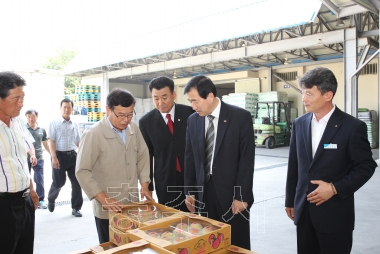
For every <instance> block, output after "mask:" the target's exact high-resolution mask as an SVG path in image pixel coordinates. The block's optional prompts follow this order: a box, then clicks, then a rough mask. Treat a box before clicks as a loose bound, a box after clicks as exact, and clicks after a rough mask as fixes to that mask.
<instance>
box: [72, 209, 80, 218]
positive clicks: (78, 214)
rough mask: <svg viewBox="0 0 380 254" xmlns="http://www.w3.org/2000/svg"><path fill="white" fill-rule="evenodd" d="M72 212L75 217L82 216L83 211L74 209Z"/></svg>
mask: <svg viewBox="0 0 380 254" xmlns="http://www.w3.org/2000/svg"><path fill="white" fill-rule="evenodd" d="M71 214H72V215H74V216H75V217H82V213H81V212H80V211H79V210H75V209H73V212H72V213H71Z"/></svg>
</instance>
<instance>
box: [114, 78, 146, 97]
mask: <svg viewBox="0 0 380 254" xmlns="http://www.w3.org/2000/svg"><path fill="white" fill-rule="evenodd" d="M114 88H123V89H126V90H128V91H129V92H130V93H132V94H133V96H134V97H136V98H145V97H144V96H145V91H144V90H145V86H144V85H140V84H125V83H112V82H110V91H112V89H114Z"/></svg>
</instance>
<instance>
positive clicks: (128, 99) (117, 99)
mask: <svg viewBox="0 0 380 254" xmlns="http://www.w3.org/2000/svg"><path fill="white" fill-rule="evenodd" d="M132 104H133V105H135V104H136V99H135V97H134V96H133V95H132V94H131V93H130V92H129V91H127V90H125V89H121V88H114V89H112V91H111V92H110V93H109V94H108V96H107V106H108V107H109V108H110V109H111V110H113V109H114V108H115V107H116V106H119V105H120V106H122V107H125V108H127V107H130V106H131V105H132Z"/></svg>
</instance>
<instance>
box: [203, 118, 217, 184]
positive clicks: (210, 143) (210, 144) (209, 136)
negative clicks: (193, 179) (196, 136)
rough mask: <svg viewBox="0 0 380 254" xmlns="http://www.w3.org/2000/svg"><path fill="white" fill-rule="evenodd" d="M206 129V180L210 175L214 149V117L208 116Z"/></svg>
mask: <svg viewBox="0 0 380 254" xmlns="http://www.w3.org/2000/svg"><path fill="white" fill-rule="evenodd" d="M207 118H208V121H209V122H208V128H207V132H206V142H205V143H206V149H205V151H206V157H205V171H206V178H207V179H208V177H209V175H210V167H211V158H212V152H213V149H214V136H215V131H214V123H213V120H214V118H215V117H214V116H212V115H208V116H207Z"/></svg>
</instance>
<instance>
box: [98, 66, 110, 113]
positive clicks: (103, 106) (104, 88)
mask: <svg viewBox="0 0 380 254" xmlns="http://www.w3.org/2000/svg"><path fill="white" fill-rule="evenodd" d="M100 92H101V95H102V96H101V97H100V102H101V109H102V112H106V105H107V96H108V94H109V93H110V83H109V79H108V72H105V73H103V82H102V87H101V91H100Z"/></svg>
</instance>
